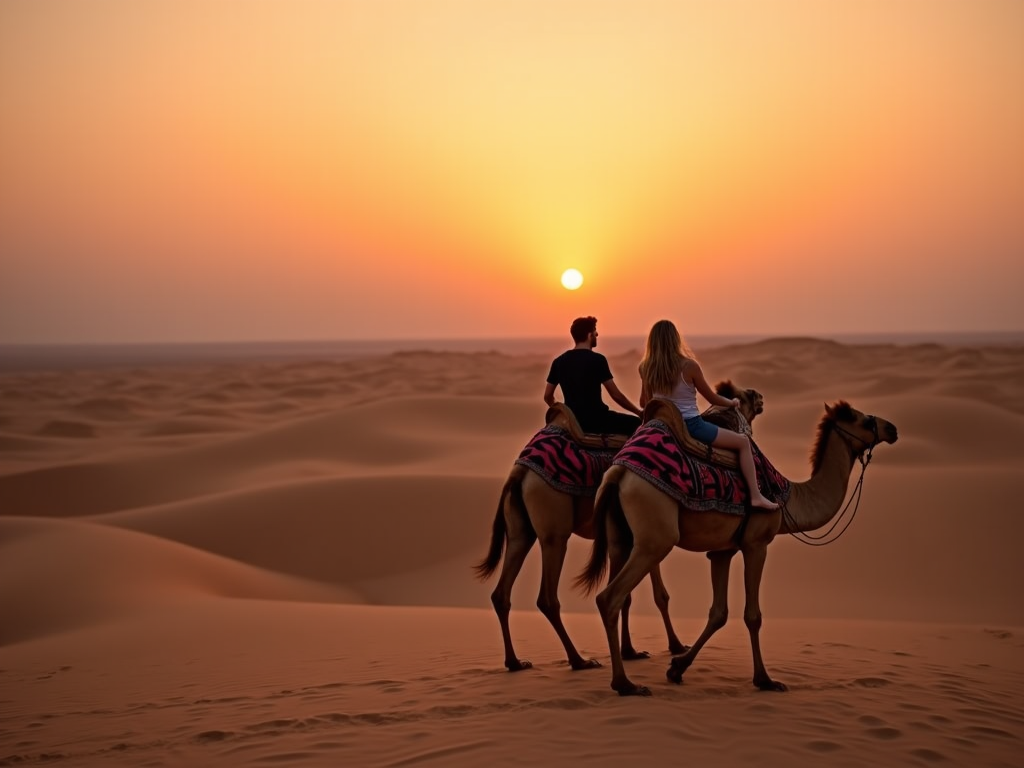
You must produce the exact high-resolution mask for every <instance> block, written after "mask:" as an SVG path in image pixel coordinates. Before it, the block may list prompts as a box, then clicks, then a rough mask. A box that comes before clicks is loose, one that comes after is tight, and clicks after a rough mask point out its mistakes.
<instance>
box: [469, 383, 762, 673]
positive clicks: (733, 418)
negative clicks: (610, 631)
mask: <svg viewBox="0 0 1024 768" xmlns="http://www.w3.org/2000/svg"><path fill="white" fill-rule="evenodd" d="M717 391H718V392H719V394H722V395H723V397H730V398H731V397H736V398H739V400H740V407H739V408H738V409H732V408H729V409H718V408H714V409H709V411H708V412H706V413H705V414H704V415H705V418H707V419H708V420H711V421H716V420H717V421H719V423H721V424H722V426H727V427H729V428H736V427H737V426H738V424H737V422H738V421H739V419H738V418H737V417H738V416H742V417H743V419H744V420H745V422H746V423H747V424H749V423H750V422H752V421H753V420H754V417H755V416H757V414H759V413H761V412H762V411H763V410H764V398H763V397H762V396H761V394H760V393H759V392H757V391H756V390H753V389H742V388H739V387H736V386H735V385H733V383H732V382H731V381H722V382H719V384H718V385H717ZM552 417H553V416H552V409H549V412H548V416H547V420H548V421H549V422H550V421H551V419H552ZM576 428H577V429H578V426H577V427H576ZM748 428H749V427H748ZM538 434H539V433H538ZM623 442H624V438H620V439H619V441H618V445H621V444H622V443H623ZM616 447H618V446H616ZM593 521H594V497H593V496H592V495H589V496H588V495H571V494H569V493H564V492H562V491H560V490H557V489H556V488H554V487H552V486H551V485H550V484H549V483H548V482H547V481H546V480H545V479H544V478H542V477H541V476H540V475H539V474H538V473H536V472H534V471H532V470H531V469H529V468H528V467H525V466H522V465H520V464H516V465H514V466H513V468H512V471H511V472H510V474H509V477H508V479H507V480H506V482H505V485H504V487H503V488H502V490H501V496H500V497H499V499H498V509H497V512H496V513H495V516H494V523H493V526H492V532H491V542H490V548H489V550H488V552H487V555H486V557H484V559H483V560H482V561H480V562H479V563H478V564H477V565H475V566H474V570H475V571H476V574H477V577H478V578H480V579H481V580H486V579H488V578H490V577H491V575H493V573H494V572H495V570H496V569H497V567H498V563H499V562H501V560H502V550H503V549H504V553H505V556H504V562H502V567H501V575H500V576H499V578H498V583H497V585H496V586H495V588H494V591H493V592H492V593H491V603H492V605H493V606H494V610H495V612H496V613H497V614H498V622H499V624H500V625H501V635H502V639H503V640H504V645H505V667H506V669H508V670H509V671H510V672H518V671H520V670H523V669H529V668H530V667H532V666H533V665H532V664H531V662H529V661H527V660H525V659H520V658H519V657H518V656H517V655H516V653H515V649H514V648H513V645H512V637H511V633H510V630H509V612H510V610H511V607H512V586H513V585H514V584H515V580H516V578H517V577H518V575H519V571H520V569H521V568H522V566H523V562H524V561H525V560H526V556H527V554H529V552H530V549H531V548H532V547H533V544H534V542H535V541H538V540H539V541H540V549H541V562H542V566H541V567H542V576H541V585H540V594H539V595H538V597H537V607H538V608H539V609H540V612H541V613H543V614H544V616H545V617H547V619H548V621H549V622H551V626H552V627H553V628H554V630H555V633H556V634H557V635H558V638H559V640H561V642H562V645H563V647H564V648H565V652H566V656H567V658H568V662H569V666H570V667H571V668H572V669H573V670H580V669H592V668H595V667H600V666H601V664H600V662H598V661H597V660H596V659H584V658H583V657H582V656H581V655H580V653H579V652H578V651H577V650H576V646H575V645H573V642H572V640H571V639H570V638H569V634H568V633H567V632H566V630H565V626H564V625H563V623H562V618H561V604H560V603H559V600H558V583H559V580H560V578H561V574H562V566H563V564H564V562H565V554H566V549H567V547H568V542H569V537H570V536H571V535H572V534H574V533H575V534H576V535H577V536H580V537H582V538H585V539H593V538H594V524H593ZM506 543H507V546H506ZM648 570H649V572H650V575H651V586H652V587H653V589H654V602H655V605H656V606H657V608H658V611H659V612H660V614H661V617H662V620H663V621H664V623H665V632H666V634H667V636H668V645H669V651H670V652H671V653H683V652H685V651H686V649H687V647H688V646H685V645H683V643H681V642H680V641H679V638H678V637H677V636H676V633H675V630H674V629H673V628H672V622H671V620H670V619H669V614H668V601H669V594H668V590H666V589H665V583H664V581H663V579H662V577H661V569H660V567H659V566H658V565H657V564H654V566H653V567H652V568H650V569H648ZM637 581H638V582H639V579H638V580H637ZM630 602H631V600H630V597H629V595H628V594H627V595H626V596H625V599H624V600H623V604H622V606H621V608H622V644H621V647H620V654H621V657H622V658H624V659H642V658H648V657H649V656H650V654H649V653H647V652H646V651H637V650H636V649H635V648H634V647H633V643H632V640H631V637H630V633H629V605H630Z"/></svg>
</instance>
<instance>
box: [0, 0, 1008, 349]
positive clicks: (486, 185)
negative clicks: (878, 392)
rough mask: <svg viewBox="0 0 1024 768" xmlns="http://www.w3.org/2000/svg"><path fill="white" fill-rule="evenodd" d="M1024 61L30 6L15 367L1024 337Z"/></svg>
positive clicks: (917, 11)
mask: <svg viewBox="0 0 1024 768" xmlns="http://www.w3.org/2000/svg"><path fill="white" fill-rule="evenodd" d="M1022 41H1024V3H1022V2H1019V1H1018V0H970V1H968V0H955V1H954V0H858V2H836V3H825V2H815V1H814V0H804V1H802V2H797V1H795V0H792V1H790V2H782V1H779V2H774V1H772V0H723V1H722V2H711V1H710V0H707V1H705V2H684V1H683V0H664V1H662V2H628V3H627V2H610V1H608V0H604V1H602V0H571V1H570V0H503V2H494V1H489V0H358V1H352V0H348V1H345V0H342V1H340V2H339V1H338V0H322V1H320V2H317V1H315V0H295V2H285V1H284V0H262V1H261V0H248V1H247V2H234V1H232V0H174V1H173V2H171V1H166V2H164V1H161V0H151V1H150V2H137V0H104V1H99V0H64V1H62V2H58V1H55V0H5V1H4V2H3V3H2V4H0V116H2V117H0V342H51V341H52V342H68V341H150V340H153V341H169V340H175V341H193V340H197V341H201V340H243V339H329V338H381V337H451V336H455V337H458V336H533V335H541V336H551V335H560V334H564V333H565V332H566V329H567V327H568V323H569V320H571V318H572V317H574V316H576V315H578V314H595V315H597V316H598V317H599V318H600V319H601V330H602V332H603V333H604V334H606V335H624V334H640V333H644V332H645V331H646V330H647V328H648V327H649V326H650V324H651V322H653V321H654V320H657V319H659V318H660V317H670V318H672V319H674V320H676V321H677V322H678V323H679V325H680V327H681V328H682V329H683V330H684V331H686V332H688V333H691V334H711V333H716V332H720V333H765V334H827V333H838V332H866V331H928V330H935V331H942V330H1024V309H1021V289H1022V287H1024V139H1022V138H1021V137H1024V44H1022ZM567 267H576V268H578V269H579V270H580V271H581V272H582V273H583V274H584V276H585V283H584V285H583V287H582V288H581V289H580V290H579V291H577V292H575V293H570V292H567V291H566V290H564V289H563V288H561V287H560V285H559V282H558V278H559V275H560V274H561V272H562V271H563V270H564V269H566V268H567Z"/></svg>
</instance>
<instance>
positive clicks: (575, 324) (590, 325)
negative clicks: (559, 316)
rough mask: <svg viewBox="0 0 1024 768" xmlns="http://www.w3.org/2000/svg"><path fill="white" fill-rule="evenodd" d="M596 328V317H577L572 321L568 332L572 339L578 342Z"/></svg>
mask: <svg viewBox="0 0 1024 768" xmlns="http://www.w3.org/2000/svg"><path fill="white" fill-rule="evenodd" d="M595 330H597V318H596V317H590V316H587V317H577V318H576V319H575V320H573V321H572V325H571V326H570V327H569V333H571V334H572V340H573V341H575V342H576V343H577V344H579V343H580V342H581V341H583V340H584V339H586V338H587V336H589V335H590V334H592V333H593V332H594V331H595Z"/></svg>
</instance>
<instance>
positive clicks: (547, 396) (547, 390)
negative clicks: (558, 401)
mask: <svg viewBox="0 0 1024 768" xmlns="http://www.w3.org/2000/svg"><path fill="white" fill-rule="evenodd" d="M544 402H545V403H547V404H548V407H549V408H550V407H551V406H552V405H554V404H555V385H554V384H552V383H551V382H550V381H549V382H548V383H547V386H545V387H544Z"/></svg>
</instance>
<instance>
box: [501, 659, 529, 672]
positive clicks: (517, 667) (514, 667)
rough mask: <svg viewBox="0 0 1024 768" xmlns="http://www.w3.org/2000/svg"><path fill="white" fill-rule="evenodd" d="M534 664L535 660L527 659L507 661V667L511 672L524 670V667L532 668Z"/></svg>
mask: <svg viewBox="0 0 1024 768" xmlns="http://www.w3.org/2000/svg"><path fill="white" fill-rule="evenodd" d="M532 666H533V662H530V661H527V660H526V659H513V660H512V661H506V662H505V668H506V669H507V670H508V671H509V672H522V671H523V670H524V669H530V668H531V667H532Z"/></svg>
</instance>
